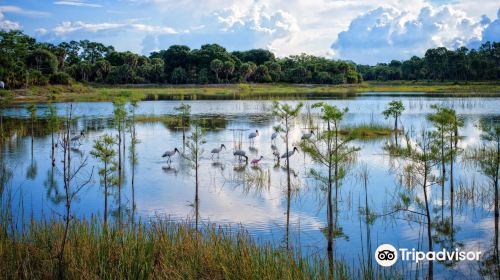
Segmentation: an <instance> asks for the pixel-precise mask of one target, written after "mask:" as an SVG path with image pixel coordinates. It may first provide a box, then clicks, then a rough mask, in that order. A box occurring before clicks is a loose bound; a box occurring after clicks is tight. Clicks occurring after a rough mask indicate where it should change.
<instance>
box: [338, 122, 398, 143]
mask: <svg viewBox="0 0 500 280" xmlns="http://www.w3.org/2000/svg"><path fill="white" fill-rule="evenodd" d="M393 133H394V129H392V128H391V127H389V126H387V125H384V124H380V123H375V122H369V123H360V124H355V125H352V126H345V127H343V128H342V129H341V130H340V134H342V135H345V136H350V137H352V138H354V139H359V140H369V139H376V138H387V137H389V136H391V135H392V134H393Z"/></svg>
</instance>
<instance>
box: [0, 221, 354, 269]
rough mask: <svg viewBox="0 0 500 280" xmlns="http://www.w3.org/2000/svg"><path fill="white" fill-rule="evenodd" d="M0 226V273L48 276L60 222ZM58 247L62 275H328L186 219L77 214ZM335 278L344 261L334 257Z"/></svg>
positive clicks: (315, 265) (318, 265)
mask: <svg viewBox="0 0 500 280" xmlns="http://www.w3.org/2000/svg"><path fill="white" fill-rule="evenodd" d="M2 226H3V227H2V228H0V230H1V235H0V259H1V260H2V261H1V262H0V275H2V277H3V278H4V279H54V278H55V277H56V276H57V272H58V261H57V258H56V256H57V254H58V250H59V246H60V242H61V239H62V236H63V231H64V226H63V224H61V223H58V222H56V221H51V222H42V223H40V222H32V223H31V224H30V225H29V230H27V231H25V233H24V234H21V233H17V234H15V235H12V234H10V233H9V234H8V233H7V232H8V231H9V228H6V227H5V224H3V225H2ZM66 246H67V247H66V250H65V255H64V260H65V262H64V272H65V273H64V275H65V278H66V279H326V278H327V275H326V273H327V271H325V266H324V264H323V262H320V261H317V262H310V261H307V260H305V259H303V258H301V257H300V256H299V255H298V254H296V253H294V252H292V251H287V250H285V249H281V248H277V247H272V246H270V245H262V246H259V245H257V244H255V243H254V242H253V241H252V240H251V238H250V237H249V236H248V235H247V234H246V233H244V232H243V231H241V230H238V231H230V230H228V229H223V228H220V227H208V228H203V229H202V230H200V231H196V230H195V229H194V228H193V227H192V226H190V225H188V224H174V223H168V222H161V221H158V222H153V223H152V224H148V225H147V226H144V225H136V227H135V229H134V230H132V229H131V228H126V229H120V228H118V227H116V226H110V227H109V229H108V230H105V229H103V228H102V227H101V225H100V224H99V223H98V222H96V221H93V222H81V221H78V222H75V223H73V224H72V226H71V228H70V232H69V239H68V242H67V245H66ZM336 269H337V272H338V274H339V276H340V278H347V277H346V276H345V273H346V272H345V271H343V269H344V267H343V266H342V265H339V264H337V265H336Z"/></svg>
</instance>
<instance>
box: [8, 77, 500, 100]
mask: <svg viewBox="0 0 500 280" xmlns="http://www.w3.org/2000/svg"><path fill="white" fill-rule="evenodd" d="M360 92H427V93H439V94H448V95H454V96H455V95H456V96H497V95H498V94H499V93H500V84H499V83H498V82H467V83H456V82H415V81H397V82H364V83H361V84H352V85H302V84H227V85H224V84H216V85H175V86H174V85H155V84H153V85H117V86H110V85H82V84H78V83H75V84H73V85H71V86H46V87H31V88H28V89H21V90H15V91H14V93H15V96H16V98H15V101H17V102H29V101H38V102H44V101H50V100H52V101H112V100H114V99H115V98H117V97H123V98H126V99H132V100H145V99H146V100H196V99H222V100H230V99H275V98H289V99H295V98H300V99H302V98H329V97H333V96H350V95H355V94H356V93H360Z"/></svg>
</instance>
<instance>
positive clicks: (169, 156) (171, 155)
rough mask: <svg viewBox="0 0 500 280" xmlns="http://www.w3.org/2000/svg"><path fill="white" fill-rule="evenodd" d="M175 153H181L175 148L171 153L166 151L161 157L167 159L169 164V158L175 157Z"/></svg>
mask: <svg viewBox="0 0 500 280" xmlns="http://www.w3.org/2000/svg"><path fill="white" fill-rule="evenodd" d="M175 153H179V154H180V153H181V152H179V150H177V148H175V149H174V150H173V151H166V152H165V153H163V155H162V157H168V159H167V162H169V163H170V162H171V161H172V159H171V157H173V156H174V155H175Z"/></svg>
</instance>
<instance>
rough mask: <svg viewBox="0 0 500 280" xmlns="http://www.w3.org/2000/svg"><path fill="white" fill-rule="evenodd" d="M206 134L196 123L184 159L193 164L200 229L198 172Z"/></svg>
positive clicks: (196, 210)
mask: <svg viewBox="0 0 500 280" xmlns="http://www.w3.org/2000/svg"><path fill="white" fill-rule="evenodd" d="M204 135H205V132H204V130H203V129H202V128H201V126H200V125H198V124H197V123H195V125H194V129H193V132H192V133H191V135H190V136H189V137H188V141H187V143H186V152H185V153H183V157H184V158H186V159H187V160H188V161H189V163H190V164H191V166H192V168H193V169H194V172H195V185H196V189H195V197H194V207H195V217H196V219H195V220H196V228H197V229H198V216H199V212H198V211H199V202H200V199H199V196H198V183H199V181H198V179H199V176H198V171H199V167H200V160H201V156H202V155H203V152H204V149H203V144H205V143H206V141H205V138H204Z"/></svg>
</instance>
